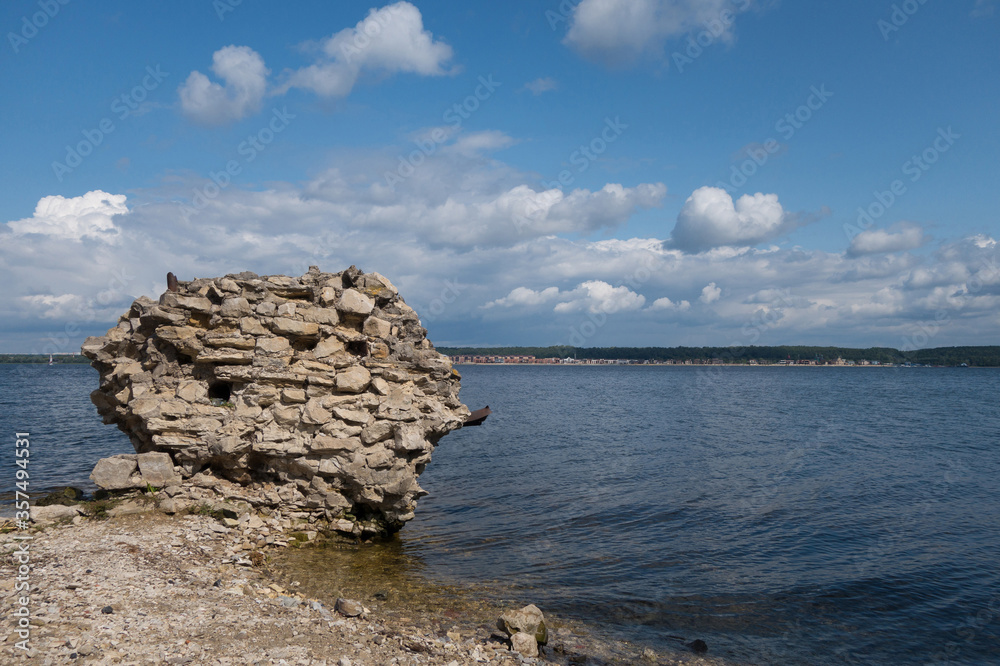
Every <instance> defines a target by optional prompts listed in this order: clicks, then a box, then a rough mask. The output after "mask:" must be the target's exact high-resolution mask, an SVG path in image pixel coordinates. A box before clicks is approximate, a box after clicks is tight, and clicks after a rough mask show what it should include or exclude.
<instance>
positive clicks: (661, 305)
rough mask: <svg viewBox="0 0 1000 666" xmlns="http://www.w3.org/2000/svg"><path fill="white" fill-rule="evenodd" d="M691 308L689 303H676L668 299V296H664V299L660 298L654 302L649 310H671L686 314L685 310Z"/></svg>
mask: <svg viewBox="0 0 1000 666" xmlns="http://www.w3.org/2000/svg"><path fill="white" fill-rule="evenodd" d="M690 308H691V303H690V302H689V301H684V300H682V301H678V302H674V301H672V300H670V299H669V298H667V297H666V296H664V297H663V298H658V299H656V300H655V301H653V304H652V305H650V306H649V308H648V309H649V310H651V311H656V310H670V311H674V312H684V311H685V310H689V309H690Z"/></svg>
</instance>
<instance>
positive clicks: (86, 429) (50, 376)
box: [0, 363, 135, 516]
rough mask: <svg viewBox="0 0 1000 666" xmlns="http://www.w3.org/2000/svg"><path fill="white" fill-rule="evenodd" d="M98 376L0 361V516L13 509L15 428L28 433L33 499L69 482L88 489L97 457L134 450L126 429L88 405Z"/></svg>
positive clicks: (85, 370)
mask: <svg viewBox="0 0 1000 666" xmlns="http://www.w3.org/2000/svg"><path fill="white" fill-rule="evenodd" d="M97 380H98V374H97V371H96V370H94V369H93V368H91V367H90V366H89V365H59V364H56V365H51V366H49V365H42V364H31V365H28V364H25V365H17V364H6V363H4V364H0V500H2V501H3V504H2V505H0V515H5V516H10V515H12V514H13V511H14V507H13V503H12V502H13V493H14V491H15V485H14V484H15V483H16V481H17V479H16V477H15V474H16V472H17V470H18V467H17V466H16V460H17V458H16V457H15V455H14V448H15V447H14V439H15V437H14V433H16V432H25V431H26V432H29V433H30V434H31V437H30V442H31V444H30V446H29V451H30V455H29V457H28V469H27V471H28V474H29V478H28V484H29V485H28V494H29V496H30V497H32V498H37V497H41V496H42V495H43V494H45V493H46V492H49V491H52V490H55V489H57V488H61V487H64V486H68V485H71V486H76V487H77V488H80V489H82V490H85V491H93V490H95V489H96V487H95V486H94V484H93V483H91V481H90V479H89V476H90V472H91V471H92V470H93V469H94V464H95V463H96V462H97V461H98V459H100V458H103V457H106V456H110V455H115V454H117V453H135V449H133V448H132V445H131V444H130V443H129V441H128V437H127V436H126V435H125V433H123V432H121V431H120V430H118V429H117V428H116V427H114V426H106V425H104V424H103V423H101V417H100V416H98V415H97V409H96V408H95V407H94V405H93V404H91V402H90V392H91V391H93V390H94V389H96V388H97Z"/></svg>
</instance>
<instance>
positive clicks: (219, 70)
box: [178, 2, 455, 126]
mask: <svg viewBox="0 0 1000 666" xmlns="http://www.w3.org/2000/svg"><path fill="white" fill-rule="evenodd" d="M315 55H316V57H315V60H314V62H313V63H311V64H310V65H307V66H305V67H302V68H300V69H296V70H287V71H286V72H285V73H284V75H283V79H284V81H283V83H282V84H281V85H279V86H277V87H276V88H275V89H273V90H271V91H270V92H271V93H272V94H276V95H282V94H285V93H286V92H288V90H290V89H291V88H301V89H304V90H310V91H312V92H313V93H315V94H317V95H319V96H321V97H345V96H346V95H348V94H350V92H351V90H353V89H354V86H355V84H356V83H357V81H358V79H359V78H360V77H361V75H362V73H363V72H365V71H370V72H375V73H381V74H393V73H396V72H408V73H412V74H419V75H422V76H442V75H445V74H449V73H452V72H453V71H455V70H454V69H453V68H452V69H446V65H447V63H448V61H449V60H451V58H452V49H451V47H450V46H448V44H446V43H444V42H442V41H440V40H435V39H434V36H433V35H432V34H431V33H430V32H429V31H428V30H425V29H424V24H423V17H422V16H421V14H420V10H419V9H417V8H416V7H414V6H413V5H412V4H410V3H409V2H397V3H395V4H393V5H388V6H386V7H382V8H381V9H372V10H370V11H369V13H368V16H367V17H366V18H365V19H363V20H362V21H359V22H358V24H357V25H356V26H354V27H353V28H345V29H344V30H341V31H339V32H337V33H334V34H333V35H331V36H330V37H327V38H326V39H324V40H322V41H321V42H320V43H319V45H318V48H316V49H315ZM212 72H213V73H214V74H215V76H216V77H218V78H219V79H221V81H222V83H219V82H217V81H212V80H211V79H209V77H208V76H206V75H205V74H202V73H201V72H199V71H194V72H191V74H189V75H188V78H187V80H186V81H185V82H184V83H183V84H182V85H181V86H180V88H178V94H179V95H180V102H181V110H182V112H183V113H184V115H185V116H187V117H188V118H189V119H191V120H192V121H194V122H196V123H198V124H201V125H206V126H216V125H225V124H228V123H232V122H235V121H237V120H241V119H243V118H245V117H247V116H249V115H251V114H253V113H256V112H257V111H259V110H260V107H261V103H262V101H263V99H264V97H265V95H266V94H268V82H267V78H268V75H269V74H270V73H271V72H270V70H269V69H268V68H267V67H266V66H265V64H264V58H263V57H261V55H260V54H259V53H257V52H256V51H254V50H253V49H252V48H250V47H249V46H235V45H230V46H226V47H224V48H221V49H219V50H218V51H216V52H215V53H214V54H213V55H212Z"/></svg>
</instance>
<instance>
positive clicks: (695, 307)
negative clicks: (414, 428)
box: [0, 133, 1000, 351]
mask: <svg viewBox="0 0 1000 666" xmlns="http://www.w3.org/2000/svg"><path fill="white" fill-rule="evenodd" d="M461 136H462V135H461V133H459V134H457V135H456V136H455V137H453V139H452V140H455V141H457V140H458V139H460V138H461ZM449 145H451V144H449ZM399 154H400V147H399V146H392V147H389V148H387V149H386V150H384V151H366V153H365V154H364V155H363V156H361V157H360V158H359V157H358V154H357V153H347V152H345V153H343V154H333V155H332V156H331V158H330V160H331V161H330V163H329V164H327V165H326V166H327V168H326V170H325V171H321V172H320V173H319V175H318V176H317V177H316V178H315V179H314V180H313V181H311V182H308V183H306V184H305V185H301V184H293V183H281V182H275V183H271V184H269V186H268V187H267V189H261V190H256V189H255V190H246V189H242V188H241V187H239V186H238V185H237V184H233V185H231V186H230V187H228V188H225V189H224V190H223V191H221V192H219V193H218V195H217V196H215V197H214V198H211V199H206V200H205V202H204V203H203V205H196V204H194V203H191V202H190V199H191V193H192V192H193V191H196V190H197V189H198V188H201V187H203V186H204V184H205V183H206V182H208V181H205V180H202V179H195V178H194V177H191V176H183V175H181V174H176V175H175V176H173V177H172V178H171V180H170V181H169V182H165V183H163V184H162V185H159V186H157V187H155V188H152V189H150V190H141V189H140V190H137V191H135V192H132V193H130V194H129V197H128V200H127V201H126V200H125V197H124V195H118V194H108V193H106V192H95V193H88V194H87V195H84V196H82V197H77V198H68V199H60V198H58V197H53V198H52V199H49V198H48V197H47V198H46V200H45V201H39V202H38V203H39V206H38V207H37V209H36V213H35V214H34V215H32V216H30V217H28V218H27V220H17V221H16V222H12V223H7V224H0V238H2V240H0V265H3V266H4V267H5V268H6V269H7V270H6V272H5V277H6V279H7V282H6V283H5V289H4V290H0V312H3V315H4V316H3V317H0V350H4V351H22V350H31V349H32V348H33V345H35V344H36V343H37V344H38V347H36V348H38V349H39V350H44V349H46V348H48V345H55V347H54V348H53V349H54V350H56V351H72V350H73V349H75V348H77V347H78V345H79V342H80V341H81V340H82V338H83V337H85V336H86V335H89V334H94V333H99V332H103V330H106V329H107V328H108V327H109V326H110V325H112V324H113V323H114V321H115V319H116V318H117V316H118V315H119V314H121V313H122V312H123V311H124V310H125V308H127V306H128V303H129V302H131V299H132V298H135V297H137V296H139V295H142V294H146V295H149V296H152V297H154V298H155V297H157V296H158V295H159V294H160V293H162V291H163V289H164V288H165V285H164V276H165V274H166V272H167V271H173V272H174V273H175V274H177V275H178V276H180V277H182V278H192V277H195V276H207V275H223V274H225V273H229V272H239V271H243V270H252V271H254V272H257V273H260V274H290V275H300V274H301V273H303V272H305V270H306V269H307V268H308V266H310V265H318V266H320V267H321V268H322V269H323V270H330V271H336V270H340V269H343V268H344V267H346V266H350V265H351V264H356V265H357V266H359V267H361V268H362V269H363V270H366V271H371V270H377V271H379V272H382V273H383V274H386V275H388V276H390V277H391V278H392V279H393V281H394V283H395V284H396V285H397V286H398V287H399V289H400V291H401V293H403V294H404V296H405V298H406V300H407V303H409V304H410V305H411V306H412V307H414V308H415V309H416V310H417V312H418V313H419V314H420V316H421V318H422V321H423V322H424V325H425V326H427V327H428V328H429V330H430V334H431V339H432V340H434V342H435V343H437V344H439V345H446V344H451V345H454V346H464V345H468V344H498V345H500V344H525V345H536V344H569V343H570V340H571V337H572V335H573V334H572V330H573V328H572V327H576V329H575V330H576V331H577V337H578V336H579V331H580V324H581V322H583V321H590V322H592V323H594V324H595V329H594V334H593V335H592V336H590V337H588V338H587V339H586V344H587V345H588V346H590V345H592V346H606V345H633V344H634V345H657V344H665V342H664V341H669V342H667V343H666V344H683V345H692V346H695V345H705V344H722V345H728V344H732V343H734V342H735V343H738V344H743V345H746V344H846V345H851V346H855V345H856V346H895V347H900V346H903V345H904V344H907V343H906V342H905V340H906V339H909V338H912V336H913V334H914V332H915V331H918V330H921V329H919V326H918V324H919V322H921V321H930V322H939V323H940V325H939V327H938V329H937V330H938V333H937V334H936V335H935V337H934V339H933V341H932V342H931V343H930V344H929V345H928V346H946V345H949V344H990V343H991V342H993V340H992V339H991V336H993V337H995V331H996V330H997V328H996V327H997V323H998V322H997V314H996V313H997V312H1000V265H998V259H1000V247H998V245H997V243H996V241H995V240H994V239H993V238H992V237H990V236H986V235H982V236H976V237H971V238H967V239H961V240H954V241H943V242H942V243H941V244H940V245H939V246H937V247H935V248H934V251H933V252H922V253H910V252H899V253H894V254H869V255H862V256H852V255H850V254H848V253H847V252H824V251H821V250H814V249H809V248H804V247H795V248H788V247H769V248H766V249H757V248H754V247H746V246H744V247H739V248H736V247H731V246H723V247H718V248H715V249H712V250H709V251H705V252H700V253H690V252H685V251H682V250H679V249H675V248H671V247H666V246H665V245H664V242H663V240H662V239H659V238H655V237H640V238H628V239H617V238H605V239H602V240H592V238H591V236H592V233H591V232H590V231H588V230H589V229H591V228H592V227H593V226H594V225H598V228H602V229H607V228H613V227H614V226H615V225H619V224H623V223H626V222H628V221H629V219H630V216H633V215H635V213H636V211H637V210H641V208H637V207H636V204H637V203H641V202H642V201H643V200H645V202H646V203H656V202H658V201H659V197H662V196H663V194H664V192H665V188H663V187H662V186H656V185H647V186H645V187H640V186H639V185H634V186H631V187H625V186H622V185H614V184H609V185H606V186H604V187H601V188H599V189H598V188H595V189H594V190H593V191H590V190H580V191H577V192H570V193H564V192H561V191H559V190H542V191H539V190H537V189H535V187H534V186H533V185H532V183H534V182H536V180H535V177H534V176H533V175H532V174H527V173H523V172H520V171H518V170H517V169H515V168H513V167H511V166H510V165H507V164H504V163H503V162H502V161H500V160H498V159H496V158H494V157H491V156H487V155H482V154H479V155H478V156H477V154H476V153H475V152H468V151H455V152H448V151H445V150H439V151H437V152H436V153H435V154H434V155H433V156H432V158H433V159H431V158H428V160H427V162H426V163H425V164H424V165H423V166H421V167H420V168H419V169H418V170H417V171H416V172H415V173H413V174H412V175H411V176H410V177H409V178H407V179H405V181H404V182H402V183H400V184H399V186H398V187H397V188H396V190H395V192H393V191H388V190H385V189H384V188H379V187H375V186H376V185H379V184H380V183H382V182H383V173H384V169H385V168H387V165H395V163H396V162H397V159H398V155H399ZM643 190H645V195H644V194H643V193H642V192H643ZM644 197H646V198H645V199H644ZM605 199H607V200H608V201H611V202H615V201H618V200H619V199H622V200H623V201H624V203H626V204H628V205H620V204H615V205H609V207H608V208H607V210H606V211H605V212H604V213H602V214H600V215H596V216H594V217H588V216H589V215H594V214H593V211H592V210H590V209H592V208H595V207H596V208H601V206H600V205H598V204H600V203H601V202H602V201H604V200H605ZM91 200H92V201H91ZM178 200H184V201H185V205H186V206H187V210H185V209H182V208H181V207H180V206H179V205H178V204H177V203H175V202H176V201H178ZM87 202H90V203H89V204H88V203H87ZM525 202H533V203H535V204H537V208H536V209H535V212H534V213H532V215H526V216H525V217H526V219H527V222H525V223H524V224H523V225H522V227H521V228H518V227H517V226H516V224H515V221H516V220H518V219H519V218H518V217H517V216H518V215H524V214H525V213H526V211H525V209H524V203H525ZM50 203H56V204H59V205H58V206H55V207H54V208H53V207H52V206H51V205H50ZM60 206H62V207H64V208H65V210H63V212H61V213H58V214H57V213H54V212H52V213H50V212H47V211H50V209H52V210H55V209H58V208H60ZM564 207H565V210H562V209H563V208H564ZM29 211H30V208H29V209H26V211H25V213H27V212H29ZM88 211H89V212H88ZM894 233H895V232H894ZM108 240H111V241H112V242H106V241H108ZM81 245H83V247H81ZM722 285H725V286H724V287H723V286H722ZM667 296H669V298H668V297H667ZM491 303H492V305H489V304H491ZM484 304H487V306H485V307H484ZM941 311H944V312H945V314H946V315H947V319H946V320H945V321H944V322H943V323H941V322H942V320H939V319H938V318H937V317H938V313H939V312H941ZM543 312H544V314H545V316H539V315H540V313H543ZM597 322H601V324H600V325H599V326H597V325H596V323H597ZM38 331H45V333H44V334H41V335H40V334H39V333H38ZM67 331H73V332H72V333H67ZM908 336H909V337H908ZM42 338H45V339H47V340H50V342H45V341H44V340H42V341H41V342H38V341H39V340H40V339H42Z"/></svg>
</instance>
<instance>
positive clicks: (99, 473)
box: [90, 456, 139, 490]
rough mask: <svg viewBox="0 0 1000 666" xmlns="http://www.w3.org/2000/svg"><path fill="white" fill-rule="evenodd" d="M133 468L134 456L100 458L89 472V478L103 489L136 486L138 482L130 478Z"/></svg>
mask: <svg viewBox="0 0 1000 666" xmlns="http://www.w3.org/2000/svg"><path fill="white" fill-rule="evenodd" d="M135 469H136V461H135V456H129V457H114V458H101V459H100V460H98V461H97V465H96V466H95V467H94V471H93V472H91V473H90V480H91V481H93V482H94V484H95V485H96V486H97V487H98V488H103V489H104V490H125V489H127V488H136V487H138V485H139V484H137V483H136V482H135V481H134V480H133V479H132V473H133V472H135Z"/></svg>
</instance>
